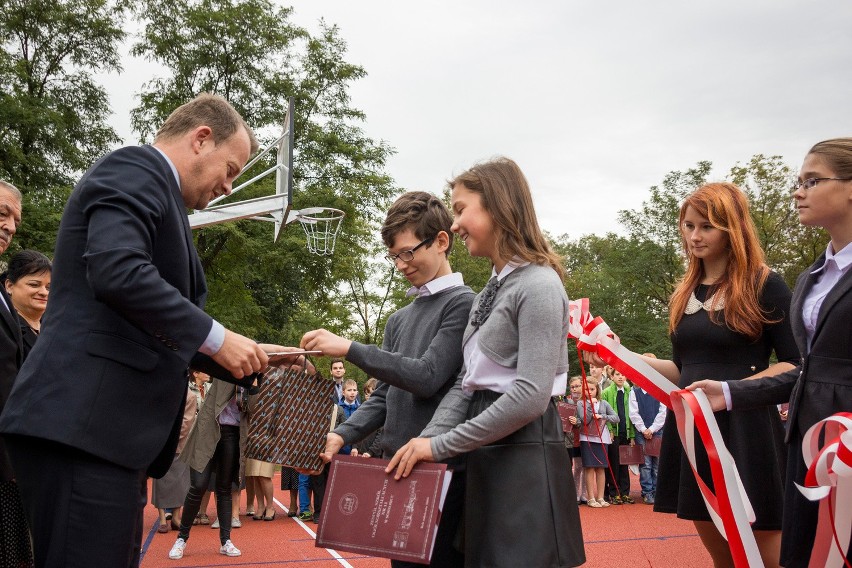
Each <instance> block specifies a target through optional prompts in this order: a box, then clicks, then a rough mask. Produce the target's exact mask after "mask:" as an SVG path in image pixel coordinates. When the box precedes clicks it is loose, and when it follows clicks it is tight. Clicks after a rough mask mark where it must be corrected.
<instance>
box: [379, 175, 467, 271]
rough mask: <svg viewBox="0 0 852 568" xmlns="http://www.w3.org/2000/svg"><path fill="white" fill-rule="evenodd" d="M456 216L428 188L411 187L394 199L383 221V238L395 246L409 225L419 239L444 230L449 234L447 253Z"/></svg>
mask: <svg viewBox="0 0 852 568" xmlns="http://www.w3.org/2000/svg"><path fill="white" fill-rule="evenodd" d="M452 226H453V217H452V215H450V212H449V210H448V209H447V206H446V205H444V202H443V201H441V200H440V199H438V198H437V197H436V196H435V195H433V194H431V193H428V192H426V191H409V192H408V193H403V194H402V195H401V196H400V197H399V199H397V200H396V201H394V203H393V205H391V208H390V209H389V210H388V215H387V217H386V218H385V222H384V224H383V225H382V240H383V241H384V243H385V246H387V247H388V248H391V247H393V245H394V241H395V240H396V236H397V235H398V234H399V233H401V232H403V231H405V230H407V229H410V230H411V231H412V232H413V233H414V236H415V237H417V238H418V239H420V240H425V239H429V238H434V237H436V236H437V235H438V233H440V232H441V231H444V232H445V233H447V236H448V237H449V246H448V247H447V251H446V253H445V254H446V255H447V256H449V255H450V250H452V248H453V232H452V230H451V228H452Z"/></svg>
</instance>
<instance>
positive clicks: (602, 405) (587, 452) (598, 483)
mask: <svg viewBox="0 0 852 568" xmlns="http://www.w3.org/2000/svg"><path fill="white" fill-rule="evenodd" d="M587 384H588V386H589V395H588V396H589V398H588V400H586V401H585V402H584V403H580V404H579V405H577V418H578V420H579V422H580V455H581V456H582V458H583V468H584V472H585V477H586V495H588V497H589V499H588V503H589V507H595V508H601V507H609V503H607V502H606V500H605V499H604V483H605V482H604V478H605V473H604V470H605V469H606V467H607V457H606V456H607V446H609V444H610V442H612V436H610V433H609V428H608V427H607V425H606V422H610V423H617V422H618V415H617V414H616V413H615V411H614V410H613V409H612V407H611V406H610V405H609V404H607V403H606V401H603V400H598V398H599V397H600V392H601V391H600V386H599V385H598V383H596V382H594V381H593V380H591V379H589V380H588V381H587Z"/></svg>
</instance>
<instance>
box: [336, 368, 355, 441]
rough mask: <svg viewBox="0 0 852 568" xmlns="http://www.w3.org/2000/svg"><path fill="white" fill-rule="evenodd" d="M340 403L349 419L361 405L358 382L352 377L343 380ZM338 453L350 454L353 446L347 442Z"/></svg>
mask: <svg viewBox="0 0 852 568" xmlns="http://www.w3.org/2000/svg"><path fill="white" fill-rule="evenodd" d="M338 404H340V408H342V409H343V414H344V416H346V418H347V419H348V418H349V417H350V416H352V413H353V412H355V411H356V410H358V407H359V406H361V404H360V403H359V402H358V383H356V382H355V381H353V380H352V379H346V380H345V381H343V398H341V399H340V402H339V403H338ZM337 453H339V454H343V455H346V456H348V455H349V454H351V453H352V446H351V445H350V444H346V445H345V446H343V447H342V448H340V451H339V452H337Z"/></svg>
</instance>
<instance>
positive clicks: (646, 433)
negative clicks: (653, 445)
mask: <svg viewBox="0 0 852 568" xmlns="http://www.w3.org/2000/svg"><path fill="white" fill-rule="evenodd" d="M642 435H643V436H645V439H646V440H650V439H651V438H653V437H654V433H653V432H651V430H650V429H648V428H646V429H645V431H644V432H642Z"/></svg>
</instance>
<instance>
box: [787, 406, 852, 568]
mask: <svg viewBox="0 0 852 568" xmlns="http://www.w3.org/2000/svg"><path fill="white" fill-rule="evenodd" d="M823 431H824V432H825V436H824V438H825V442H824V445H823V447H822V448H820V446H819V438H820V434H821V433H822V432H823ZM802 457H804V459H805V465H806V466H807V468H808V472H807V474H806V475H805V485H804V486H802V485H799V484H798V483H797V484H796V487H797V488H798V489H799V491H800V492H801V493H802V495H804V496H805V497H806V498H807V499H809V500H811V501H819V521H818V522H817V532H816V538H815V539H814V547H813V551H812V552H811V561H810V564H809V567H811V568H815V567H817V566H819V567H823V566H825V567H826V568H834V567H837V566H844V565H846V566H849V563H848V562H847V561H846V551H847V550H848V549H849V539H850V534H852V507H850V506H849V504H850V503H852V412H839V413H837V414H834V415H833V416H829V417H828V418H826V419H825V420H821V421H819V422H817V423H816V424H814V425H813V426H811V427H810V428H808V431H807V432H805V436H804V438H803V440H802ZM838 503H840V504H841V506H840V507H838V506H837V504H838ZM843 503H845V505H842V504H843Z"/></svg>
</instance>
